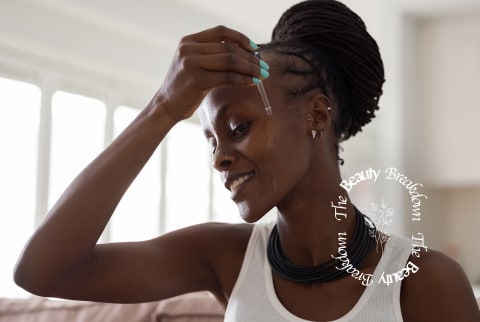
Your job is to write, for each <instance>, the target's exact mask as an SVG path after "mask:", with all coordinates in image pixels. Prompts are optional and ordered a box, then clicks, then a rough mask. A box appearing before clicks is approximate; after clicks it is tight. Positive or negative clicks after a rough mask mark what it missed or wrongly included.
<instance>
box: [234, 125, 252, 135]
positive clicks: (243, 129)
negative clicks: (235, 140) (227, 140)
mask: <svg viewBox="0 0 480 322" xmlns="http://www.w3.org/2000/svg"><path fill="white" fill-rule="evenodd" d="M249 129H250V123H242V124H240V125H239V126H236V127H234V128H233V129H232V134H233V136H242V135H244V134H246V133H247V132H248V130H249Z"/></svg>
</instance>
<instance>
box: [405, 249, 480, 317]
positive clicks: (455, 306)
mask: <svg viewBox="0 0 480 322" xmlns="http://www.w3.org/2000/svg"><path fill="white" fill-rule="evenodd" d="M410 261H411V262H413V263H414V264H415V265H416V266H418V268H419V269H418V271H417V272H416V273H415V274H411V275H410V276H409V277H408V278H406V279H405V280H404V281H403V283H402V289H401V306H402V315H403V318H404V320H405V321H472V322H473V321H480V311H479V309H478V305H477V302H476V300H475V297H474V294H473V290H472V287H471V285H470V282H469V281H468V279H467V276H466V275H465V272H464V270H463V269H462V267H461V266H460V265H459V264H458V263H457V262H456V261H454V260H453V259H451V258H450V257H448V256H446V255H445V254H443V253H441V252H438V251H435V250H431V249H429V250H428V251H422V252H421V256H420V257H418V258H415V257H411V258H410Z"/></svg>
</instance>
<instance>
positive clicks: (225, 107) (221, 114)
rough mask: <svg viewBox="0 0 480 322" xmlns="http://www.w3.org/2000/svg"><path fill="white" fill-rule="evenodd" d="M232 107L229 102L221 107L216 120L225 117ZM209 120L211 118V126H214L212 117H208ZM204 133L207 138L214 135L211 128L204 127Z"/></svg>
mask: <svg viewBox="0 0 480 322" xmlns="http://www.w3.org/2000/svg"><path fill="white" fill-rule="evenodd" d="M230 107H231V105H229V104H225V105H223V106H222V107H220V110H219V111H218V113H217V116H216V120H218V119H221V118H223V117H224V115H225V114H226V113H227V111H228V109H229V108H230ZM207 119H208V117H207ZM208 120H209V123H210V126H212V127H213V122H212V121H211V120H210V119H208ZM203 134H204V135H205V136H206V137H207V138H209V137H212V132H211V131H210V130H209V129H204V130H203Z"/></svg>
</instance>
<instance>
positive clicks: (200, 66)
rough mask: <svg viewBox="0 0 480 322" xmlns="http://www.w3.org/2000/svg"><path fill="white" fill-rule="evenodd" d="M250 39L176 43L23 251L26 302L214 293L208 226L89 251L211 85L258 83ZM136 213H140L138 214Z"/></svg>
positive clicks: (208, 35) (220, 36)
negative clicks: (155, 85) (137, 109)
mask: <svg viewBox="0 0 480 322" xmlns="http://www.w3.org/2000/svg"><path fill="white" fill-rule="evenodd" d="M253 49H254V48H252V45H251V42H250V40H249V39H248V38H247V37H245V36H244V35H242V34H241V33H238V32H236V31H233V30H231V29H227V28H225V27H216V28H212V29H209V30H206V31H203V32H200V33H197V34H193V35H190V36H187V37H185V38H183V39H182V40H181V42H180V44H179V46H178V49H177V51H176V53H175V56H174V58H173V61H172V63H171V66H170V69H169V71H168V73H167V75H166V78H165V81H164V83H163V85H162V86H161V87H160V89H159V91H158V92H157V93H156V94H155V96H154V97H153V99H152V100H151V102H150V103H149V104H148V106H147V107H146V108H145V109H144V110H143V111H142V112H141V113H140V114H139V116H138V117H137V118H136V119H135V120H134V121H133V122H132V123H131V124H130V125H129V126H128V127H127V128H126V129H125V131H124V132H123V133H122V134H120V135H119V137H118V138H117V139H115V140H114V141H113V142H112V143H111V144H110V145H109V146H108V147H107V148H106V149H105V150H104V151H103V152H102V153H101V154H100V155H99V156H98V157H97V158H96V159H95V160H94V161H93V162H91V163H90V164H89V165H88V166H87V167H86V168H85V169H84V170H83V171H82V172H81V173H80V174H79V175H78V176H77V177H76V179H75V180H74V181H73V182H72V183H71V184H70V186H69V187H68V188H67V189H66V191H65V192H64V193H63V194H62V196H61V197H60V199H59V200H58V201H57V203H56V204H55V205H54V206H53V208H52V209H51V210H50V212H49V214H48V216H47V217H46V219H45V221H44V222H43V223H42V224H41V226H40V227H39V228H38V229H37V230H36V232H35V233H34V235H33V236H32V238H31V239H30V241H29V242H28V244H27V245H26V247H25V249H24V251H23V253H22V255H21V257H20V259H19V261H18V264H17V267H16V271H15V281H16V283H17V284H18V285H20V286H21V287H23V288H25V289H27V290H29V291H30V292H32V293H35V294H39V295H43V296H55V297H66V298H72V299H86V300H98V301H110V302H138V301H147V300H154V299H159V298H164V297H168V296H173V295H176V294H179V293H182V292H188V291H193V290H197V289H210V288H212V287H214V286H212V285H214V283H215V282H214V277H213V276H212V269H211V267H210V263H209V262H208V256H209V255H208V254H207V253H206V252H207V251H206V250H207V249H208V248H209V247H208V245H206V242H205V241H203V242H200V241H199V240H202V239H205V240H207V238H203V237H205V234H206V233H207V230H208V229H207V227H206V226H197V227H192V228H189V229H185V230H182V231H179V232H176V233H171V234H167V235H165V236H161V237H159V238H157V239H155V240H150V241H145V242H137V243H118V244H105V245H96V243H97V241H98V239H99V237H100V235H101V233H102V231H103V230H104V228H105V225H106V224H107V222H108V221H109V219H110V217H111V215H112V213H113V211H114V209H115V207H116V206H117V204H118V202H119V201H120V199H121V198H122V196H123V194H124V193H125V191H126V189H127V188H128V186H129V185H130V184H131V182H132V181H133V179H134V178H135V177H136V176H137V174H138V173H139V171H140V170H141V169H142V167H143V166H144V164H145V163H146V162H147V160H148V159H149V158H150V156H151V155H152V153H153V152H154V150H155V149H156V147H157V146H158V144H159V143H160V142H161V141H162V139H163V138H164V137H165V135H166V134H167V132H168V131H169V130H170V129H171V128H172V126H174V125H175V124H176V123H177V122H179V121H181V120H183V119H186V118H188V117H190V116H191V115H192V114H193V113H194V111H195V110H196V108H197V107H198V105H199V104H200V103H201V101H202V99H203V98H204V97H205V95H206V94H207V93H208V92H209V91H210V90H211V89H212V88H214V87H218V86H225V85H231V86H249V85H252V84H253V82H252V77H257V78H260V67H259V61H258V59H257V58H256V57H255V56H254V55H253V54H252V53H251V51H252V50H253ZM140 207H141V205H139V208H140Z"/></svg>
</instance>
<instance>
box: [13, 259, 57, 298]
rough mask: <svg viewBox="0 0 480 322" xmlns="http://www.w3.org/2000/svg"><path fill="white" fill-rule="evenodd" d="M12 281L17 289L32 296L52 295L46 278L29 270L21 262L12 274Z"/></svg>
mask: <svg viewBox="0 0 480 322" xmlns="http://www.w3.org/2000/svg"><path fill="white" fill-rule="evenodd" d="M13 281H14V282H15V284H17V285H18V286H19V287H21V288H23V289H24V290H26V291H28V292H30V293H32V294H34V295H38V296H43V297H49V296H52V294H53V292H52V287H51V283H49V282H48V278H46V276H42V275H41V274H39V272H36V271H35V270H33V269H30V267H29V265H26V264H25V263H22V262H21V261H20V262H19V263H17V265H16V267H15V270H14V272H13Z"/></svg>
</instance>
